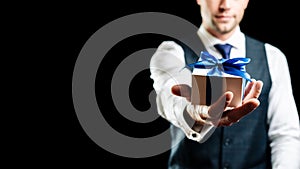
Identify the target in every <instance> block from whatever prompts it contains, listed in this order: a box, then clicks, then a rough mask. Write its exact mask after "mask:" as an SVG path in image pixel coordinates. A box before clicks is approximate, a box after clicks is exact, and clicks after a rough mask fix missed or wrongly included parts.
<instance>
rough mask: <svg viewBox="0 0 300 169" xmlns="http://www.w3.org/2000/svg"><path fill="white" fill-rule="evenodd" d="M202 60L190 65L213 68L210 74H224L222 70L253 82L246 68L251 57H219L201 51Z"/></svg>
mask: <svg viewBox="0 0 300 169" xmlns="http://www.w3.org/2000/svg"><path fill="white" fill-rule="evenodd" d="M200 58H201V61H198V62H195V63H192V64H189V65H188V66H189V67H193V68H200V69H211V70H210V71H209V72H208V73H207V75H208V76H222V72H224V73H227V74H231V75H235V76H240V77H242V78H244V79H246V80H248V81H250V82H251V79H250V75H249V74H248V73H247V72H246V70H245V65H247V64H248V63H249V62H250V61H251V59H250V58H233V59H217V58H215V57H214V56H212V55H211V54H209V53H208V52H203V51H202V52H201V54H200Z"/></svg>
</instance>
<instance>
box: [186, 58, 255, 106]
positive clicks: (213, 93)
mask: <svg viewBox="0 0 300 169" xmlns="http://www.w3.org/2000/svg"><path fill="white" fill-rule="evenodd" d="M249 62H250V59H249V58H234V59H216V58H215V57H214V56H212V55H210V54H209V53H207V52H201V54H200V61H198V62H196V63H192V64H189V65H188V66H189V67H193V72H192V94H191V102H192V104H194V105H210V104H212V103H214V102H215V101H216V100H217V99H218V98H219V97H220V96H222V95H223V94H224V92H226V91H231V92H232V93H233V100H232V101H231V103H230V104H229V106H230V107H237V106H240V105H241V104H242V99H243V94H244V86H245V83H246V82H247V81H251V79H250V75H249V74H248V73H247V72H246V71H245V65H246V64H248V63H249Z"/></svg>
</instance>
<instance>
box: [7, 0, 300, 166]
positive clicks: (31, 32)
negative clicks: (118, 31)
mask: <svg viewBox="0 0 300 169" xmlns="http://www.w3.org/2000/svg"><path fill="white" fill-rule="evenodd" d="M19 5H20V8H22V5H23V4H19ZM26 5H28V6H31V5H32V6H34V7H30V8H26V9H25V10H24V9H22V11H24V12H20V13H19V14H18V15H17V16H14V19H17V20H18V21H20V23H18V24H17V25H19V26H23V27H24V29H22V31H21V32H20V29H18V28H19V27H15V28H17V29H18V30H19V31H18V33H20V34H22V35H25V37H24V38H22V39H21V40H24V41H22V42H23V44H24V45H25V44H27V45H28V41H27V40H32V39H33V40H34V43H30V44H29V46H30V47H27V48H26V51H30V52H32V54H37V56H36V55H35V56H36V57H33V55H32V57H29V58H28V59H32V60H33V61H35V63H39V64H35V66H37V67H36V68H35V69H34V70H32V72H34V73H35V77H40V76H39V75H38V72H39V71H40V70H45V68H46V71H45V73H44V75H43V76H44V77H46V78H43V79H45V81H39V83H38V84H37V83H35V84H34V85H33V86H34V87H35V86H36V88H35V89H38V91H37V92H38V94H37V97H36V100H39V101H41V102H42V103H41V104H40V105H42V106H43V108H40V109H37V110H38V116H36V117H38V120H36V122H37V123H36V125H33V126H32V128H31V132H32V133H33V136H32V138H34V139H33V140H31V139H29V138H28V137H29V136H25V135H24V136H25V138H27V139H26V140H28V142H29V143H30V144H29V143H28V145H27V144H25V143H24V145H21V146H20V147H23V148H24V147H25V148H26V150H24V151H22V152H20V154H19V155H17V157H21V159H24V160H22V163H21V164H28V165H30V166H57V167H59V166H66V167H74V166H83V167H84V168H91V167H90V166H95V168H116V167H119V166H121V167H122V168H166V163H167V158H168V155H169V152H165V153H163V154H161V155H157V156H154V157H149V158H141V159H139V158H126V157H121V156H117V155H115V154H111V153H110V152H108V151H106V150H104V149H102V148H101V147H99V146H98V145H97V144H95V143H94V142H93V141H92V140H91V139H90V138H89V137H88V136H87V134H86V133H85V132H84V130H83V129H82V127H81V125H80V123H79V121H78V119H77V116H76V113H75V110H74V107H73V102H72V75H73V68H74V66H75V62H76V59H77V57H78V55H79V53H80V50H81V49H82V47H83V46H84V44H85V42H86V41H87V40H88V39H89V38H90V37H91V36H92V35H93V34H94V33H95V32H96V31H97V30H98V29H100V28H101V27H102V26H104V25H106V24H108V23H109V22H111V21H113V20H115V19H118V18H120V17H122V16H125V15H128V14H133V13H137V12H165V13H169V14H173V15H176V16H179V17H182V18H184V19H186V20H188V21H190V22H192V23H194V24H195V25H199V24H200V23H201V18H200V11H199V7H198V6H197V4H196V0H152V1H138V2H136V1H132V0H126V1H120V0H115V1H109V2H108V1H99V2H97V3H96V2H93V3H92V2H87V1H78V2H64V3H62V2H48V3H32V4H26ZM293 6H296V5H295V4H294V5H292V4H291V2H290V3H288V4H284V3H278V4H277V3H275V2H274V1H272V0H264V1H258V0H250V3H249V6H248V9H247V10H246V13H245V17H244V19H243V21H242V23H241V29H242V31H243V32H244V33H246V34H248V35H250V36H252V37H254V38H257V39H260V40H262V41H264V42H268V43H270V44H272V45H274V46H276V47H278V48H279V49H281V50H282V51H283V52H284V53H285V54H286V56H287V60H288V63H289V66H290V71H291V78H292V85H293V90H294V94H295V99H296V102H298V101H299V97H300V96H299V88H297V86H298V84H299V82H296V78H297V76H298V75H297V74H298V73H299V69H297V62H296V59H297V58H296V57H297V55H298V53H297V52H296V50H297V48H296V45H295V44H293V43H292V41H294V40H293V39H295V38H296V35H295V33H294V32H296V28H297V27H296V26H294V25H293V24H294V23H289V21H287V20H288V19H289V18H293V17H296V16H297V14H296V10H293ZM25 11H26V12H25ZM16 32H17V31H16ZM145 37H147V38H152V39H153V41H152V42H147V43H145V44H143V43H140V42H141V40H142V39H143V38H145ZM163 39H164V37H159V36H154V35H142V36H139V37H132V38H130V39H126V40H124V42H123V45H122V44H120V45H119V46H117V45H116V47H114V48H115V50H112V51H111V53H108V54H107V56H105V57H106V58H109V57H110V55H113V54H118V53H119V54H120V52H119V51H120V49H124V44H127V45H128V46H127V45H126V47H127V49H128V50H127V53H126V54H125V55H124V54H123V53H122V54H123V57H126V55H129V54H130V53H131V52H134V51H136V50H139V49H143V48H146V47H155V46H157V45H158V44H159V42H160V41H161V40H163ZM121 59H122V58H119V60H114V61H116V62H117V61H118V62H120V61H121ZM110 63H111V65H110ZM116 66H117V65H114V64H112V62H107V64H106V65H104V67H105V68H106V69H105V71H108V72H110V70H109V69H108V68H109V67H111V68H112V70H111V71H113V68H114V67H116ZM278 69H280V68H278ZM110 73H112V72H110ZM148 75H149V74H148V72H142V73H140V74H139V75H138V77H137V79H138V80H137V81H138V82H145V83H147V84H148V85H147V86H146V87H147V89H146V90H145V91H146V92H145V93H139V94H138V93H136V94H135V93H134V91H132V92H131V93H132V97H133V98H134V99H133V104H135V105H136V106H137V109H147V106H149V105H148V104H147V102H146V101H145V98H143V96H144V97H146V96H147V95H146V94H147V92H149V90H151V80H150V79H149V78H148ZM99 76H101V75H99ZM103 77H104V75H103V76H102V78H103ZM99 78H101V77H99ZM102 80H103V79H102ZM104 80H105V79H104ZM105 82H106V83H108V85H109V77H108V79H107V80H105ZM138 82H137V83H135V84H134V85H137V84H138ZM96 83H99V82H96ZM149 84H150V85H149ZM37 86H39V88H37ZM41 86H42V87H41ZM149 86H150V87H149ZM31 87H32V85H31ZM104 90H110V89H104ZM96 92H97V96H98V97H99V98H104V97H106V95H107V96H109V93H107V92H106V93H104V92H103V95H101V94H102V93H101V89H97V88H96ZM45 97H46V98H45ZM147 97H148V96H147ZM42 98H43V99H42ZM134 100H135V101H134ZM138 100H141V101H138ZM109 105H110V103H109V102H108V104H107V106H109ZM297 106H298V107H299V105H298V103H297ZM106 109H109V107H107V108H106ZM115 115H116V116H115V117H116V118H112V116H110V117H109V116H107V120H108V121H109V122H110V124H111V125H112V126H113V127H114V128H116V130H118V131H120V132H122V133H124V134H127V135H129V136H134V137H148V136H152V135H155V134H158V133H159V132H161V131H162V130H163V129H165V128H166V127H167V126H168V123H167V122H166V121H164V120H162V119H158V120H156V121H154V122H153V123H150V124H145V125H138V124H134V123H132V122H130V121H126V120H124V119H122V117H120V116H118V115H117V112H116V113H115ZM140 130H143V131H144V132H145V133H147V134H140V133H141V132H140ZM23 138H24V137H23ZM16 152H18V151H16ZM29 154H30V155H29ZM13 157H14V156H13ZM27 157H28V158H27ZM105 166H106V167H105Z"/></svg>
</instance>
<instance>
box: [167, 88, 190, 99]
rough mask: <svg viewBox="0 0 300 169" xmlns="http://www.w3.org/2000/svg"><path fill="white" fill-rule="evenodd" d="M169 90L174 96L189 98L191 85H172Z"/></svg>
mask: <svg viewBox="0 0 300 169" xmlns="http://www.w3.org/2000/svg"><path fill="white" fill-rule="evenodd" d="M171 91H172V93H173V94H174V95H176V96H181V97H185V98H186V99H187V100H189V101H190V100H191V87H190V86H188V85H186V84H179V85H174V86H173V87H172V88H171Z"/></svg>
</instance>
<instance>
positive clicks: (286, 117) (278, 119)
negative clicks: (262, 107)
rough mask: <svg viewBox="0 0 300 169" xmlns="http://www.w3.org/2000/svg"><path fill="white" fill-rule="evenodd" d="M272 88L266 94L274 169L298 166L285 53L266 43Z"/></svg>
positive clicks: (299, 144) (299, 135)
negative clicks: (267, 95) (267, 94)
mask: <svg viewBox="0 0 300 169" xmlns="http://www.w3.org/2000/svg"><path fill="white" fill-rule="evenodd" d="M266 52H267V57H268V63H269V70H270V74H271V80H272V87H271V90H270V94H269V109H268V123H269V134H268V135H269V139H270V146H271V153H272V159H271V160H272V165H273V168H274V169H286V168H288V169H299V168H300V160H299V157H300V129H299V115H298V112H297V108H296V103H295V100H294V97H293V91H292V86H291V79H290V73H289V68H288V63H287V60H286V57H285V55H284V54H283V53H282V52H281V51H280V50H279V49H277V48H275V47H274V46H271V45H270V44H266Z"/></svg>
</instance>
